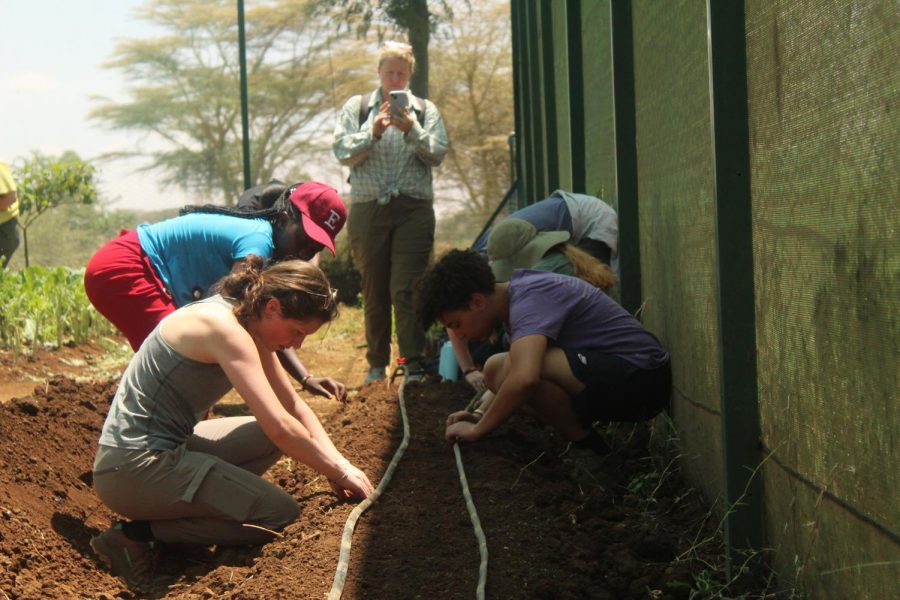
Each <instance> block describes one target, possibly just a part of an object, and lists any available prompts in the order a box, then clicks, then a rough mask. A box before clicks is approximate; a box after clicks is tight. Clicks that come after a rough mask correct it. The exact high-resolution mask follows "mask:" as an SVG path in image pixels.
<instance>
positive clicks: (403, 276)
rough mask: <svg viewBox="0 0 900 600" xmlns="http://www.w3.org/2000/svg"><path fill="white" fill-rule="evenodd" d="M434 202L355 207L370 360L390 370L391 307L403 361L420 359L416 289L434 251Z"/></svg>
mask: <svg viewBox="0 0 900 600" xmlns="http://www.w3.org/2000/svg"><path fill="white" fill-rule="evenodd" d="M434 221H435V220H434V207H433V204H432V202H431V200H419V199H416V198H410V197H409V196H403V195H400V196H397V197H395V198H393V199H391V201H390V202H389V203H387V204H384V205H381V204H378V203H377V202H360V203H354V204H352V205H351V207H350V217H349V219H348V220H347V229H348V231H349V235H350V249H351V250H352V252H353V260H354V263H355V264H356V268H357V269H359V272H360V274H361V275H362V293H363V298H364V299H365V304H366V306H365V321H366V343H367V344H368V350H367V352H366V359H367V360H368V361H369V366H370V367H386V366H387V365H388V363H389V362H390V359H391V306H392V305H393V309H394V317H395V318H396V321H397V344H398V346H399V348H400V356H402V357H404V358H406V359H407V360H409V361H415V360H418V359H420V358H421V357H422V353H423V351H424V348H425V332H424V331H423V329H422V326H421V325H420V324H419V322H418V319H417V318H416V306H415V304H416V284H417V283H418V281H419V279H420V278H421V277H422V274H423V273H424V272H425V269H426V268H428V261H429V259H430V258H431V252H432V250H433V248H434Z"/></svg>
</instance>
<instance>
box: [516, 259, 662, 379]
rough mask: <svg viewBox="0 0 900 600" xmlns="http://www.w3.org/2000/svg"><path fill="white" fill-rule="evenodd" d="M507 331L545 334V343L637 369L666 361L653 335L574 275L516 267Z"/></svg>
mask: <svg viewBox="0 0 900 600" xmlns="http://www.w3.org/2000/svg"><path fill="white" fill-rule="evenodd" d="M509 334H510V341H512V342H514V341H516V340H517V339H519V338H521V337H525V336H526V335H534V334H540V335H543V336H546V337H547V339H548V341H549V345H550V346H558V347H560V348H566V349H572V350H574V349H584V350H596V351H599V352H605V353H608V354H614V355H616V356H619V357H621V358H622V359H623V360H625V361H626V362H628V363H629V364H632V365H634V366H635V367H637V368H639V369H656V368H658V367H661V366H662V365H664V364H665V363H666V361H667V360H668V359H669V354H668V353H667V352H666V351H665V350H663V349H662V346H660V344H659V340H658V339H656V336H655V335H653V334H652V333H650V332H649V331H647V330H646V329H644V326H643V325H641V323H640V321H638V320H637V319H635V318H634V317H633V316H632V315H631V314H630V313H629V312H628V311H627V310H625V309H624V308H622V307H621V306H619V305H618V304H616V302H615V301H614V300H612V299H610V297H609V296H607V295H606V294H604V293H603V292H602V291H600V290H599V289H597V288H595V287H594V286H592V285H591V284H589V283H587V282H585V281H582V280H581V279H578V278H576V277H569V276H567V275H559V274H557V273H547V272H544V271H532V270H528V269H518V270H515V271H513V274H512V277H511V278H510V280H509Z"/></svg>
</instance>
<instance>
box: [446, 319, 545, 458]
mask: <svg viewBox="0 0 900 600" xmlns="http://www.w3.org/2000/svg"><path fill="white" fill-rule="evenodd" d="M546 352H547V338H546V337H545V336H543V335H539V334H535V335H528V336H525V337H522V338H519V339H517V340H516V341H514V342H513V343H512V345H511V346H510V349H509V358H508V360H509V361H510V367H509V373H508V375H507V376H506V378H505V379H504V380H503V381H502V382H501V384H500V388H499V389H498V390H497V393H496V394H495V395H494V397H493V399H492V400H491V402H490V404H489V406H487V407H486V409H485V412H484V416H482V417H481V419H479V420H478V422H477V423H472V422H469V421H458V422H456V423H452V424H450V425H448V426H447V429H446V432H445V437H446V439H447V441H448V442H453V441H454V440H456V439H460V440H465V441H475V440H478V439H480V438H482V437H484V436H485V435H487V434H488V433H490V432H491V431H493V430H494V429H496V428H497V427H499V426H500V425H501V424H502V423H503V422H504V421H506V420H507V419H508V418H509V417H510V416H511V415H512V414H513V413H514V412H516V411H517V410H519V409H520V408H521V407H522V406H523V405H524V404H525V403H526V402H527V401H528V400H529V399H530V398H531V395H532V394H533V393H534V390H535V389H536V388H537V386H538V385H539V384H540V379H541V368H542V365H543V361H544V354H546Z"/></svg>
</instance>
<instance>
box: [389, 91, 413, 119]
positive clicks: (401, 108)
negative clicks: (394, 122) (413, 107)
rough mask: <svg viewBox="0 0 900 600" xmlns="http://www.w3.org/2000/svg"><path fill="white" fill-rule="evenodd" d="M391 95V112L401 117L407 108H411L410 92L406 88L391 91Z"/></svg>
mask: <svg viewBox="0 0 900 600" xmlns="http://www.w3.org/2000/svg"><path fill="white" fill-rule="evenodd" d="M390 97H391V114H392V115H394V116H395V117H399V116H400V115H402V114H403V113H404V112H406V109H407V108H409V94H408V93H406V90H395V91H393V92H391V93H390Z"/></svg>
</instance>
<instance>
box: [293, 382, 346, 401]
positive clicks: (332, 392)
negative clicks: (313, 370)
mask: <svg viewBox="0 0 900 600" xmlns="http://www.w3.org/2000/svg"><path fill="white" fill-rule="evenodd" d="M303 387H304V389H305V390H306V391H307V392H309V393H310V394H315V395H316V396H324V397H325V398H332V397H333V398H336V399H338V400H340V401H341V402H343V401H344V400H346V398H347V386H345V385H344V384H343V383H341V382H340V381H337V380H335V379H332V378H331V377H310V378H309V379H307V380H306V384H305V385H304V386H303Z"/></svg>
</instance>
